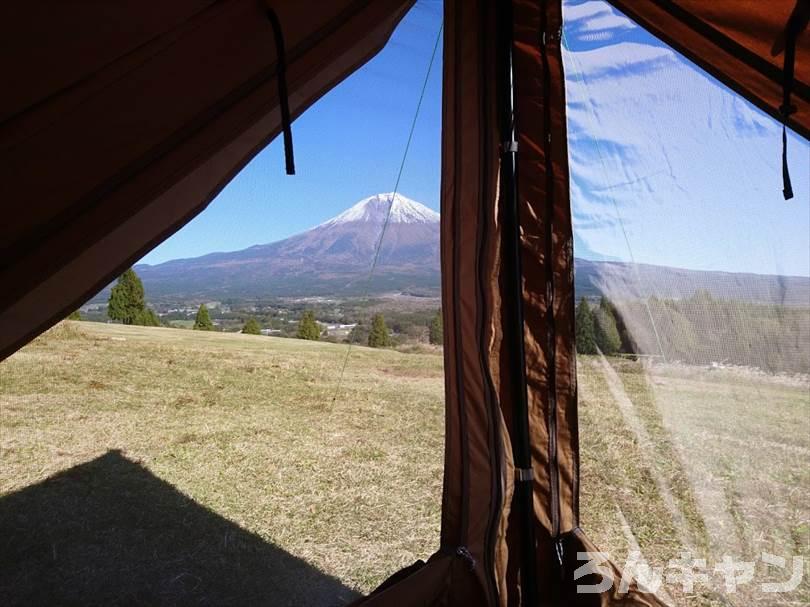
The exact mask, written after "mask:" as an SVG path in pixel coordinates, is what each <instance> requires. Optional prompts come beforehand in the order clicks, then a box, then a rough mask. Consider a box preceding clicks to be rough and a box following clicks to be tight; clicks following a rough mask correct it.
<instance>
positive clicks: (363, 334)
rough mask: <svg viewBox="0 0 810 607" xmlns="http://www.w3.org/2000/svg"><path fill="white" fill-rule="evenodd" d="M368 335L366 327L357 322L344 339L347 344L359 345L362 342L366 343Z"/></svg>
mask: <svg viewBox="0 0 810 607" xmlns="http://www.w3.org/2000/svg"><path fill="white" fill-rule="evenodd" d="M368 333H369V331H368V327H367V326H366V325H364V324H363V323H362V322H359V323H357V324H356V325H355V326H354V328H352V330H351V331H350V332H349V335H348V337H346V340H345V341H346V343H349V344H361V343H363V342H364V341H368Z"/></svg>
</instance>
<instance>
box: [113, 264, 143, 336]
mask: <svg viewBox="0 0 810 607" xmlns="http://www.w3.org/2000/svg"><path fill="white" fill-rule="evenodd" d="M145 308H146V302H145V300H144V293H143V283H142V282H141V279H140V278H138V275H137V274H136V273H135V270H133V269H132V268H130V269H129V270H127V271H126V272H124V273H123V274H121V276H120V277H119V278H118V283H117V284H116V285H115V286H114V287H113V288H112V290H111V291H110V299H109V301H108V304H107V315H108V316H109V317H110V318H111V319H112V320H120V321H121V322H122V323H124V324H125V325H132V324H136V323H135V321H136V320H137V319H139V318H141V317H142V316H141V315H142V314H143V310H144V309H145Z"/></svg>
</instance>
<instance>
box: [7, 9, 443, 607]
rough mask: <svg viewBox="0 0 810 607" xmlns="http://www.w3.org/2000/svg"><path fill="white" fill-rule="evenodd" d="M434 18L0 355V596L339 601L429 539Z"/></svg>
mask: <svg viewBox="0 0 810 607" xmlns="http://www.w3.org/2000/svg"><path fill="white" fill-rule="evenodd" d="M441 25H442V5H441V3H440V2H433V1H430V0H428V1H420V2H417V3H416V5H415V6H414V7H413V8H412V9H411V10H410V12H409V13H408V14H407V15H406V16H405V17H404V18H403V20H402V21H401V22H400V24H399V25H398V27H397V29H396V30H395V31H394V33H393V35H392V37H391V40H390V41H389V42H388V44H387V45H386V47H385V48H384V49H382V51H381V52H380V53H379V54H378V55H377V56H376V57H375V58H374V59H372V60H371V61H370V62H369V63H368V64H367V65H366V66H364V67H363V68H362V69H360V70H359V71H358V72H356V73H354V74H353V75H351V76H350V77H349V78H347V79H346V80H345V81H344V82H343V83H342V84H340V85H339V86H337V87H336V88H335V89H333V90H332V91H330V92H329V93H328V94H327V95H326V96H325V97H324V98H323V99H321V100H320V101H319V103H318V104H317V105H315V106H313V107H312V108H310V110H309V111H307V112H305V113H304V114H303V115H301V116H299V117H298V118H297V119H296V120H295V122H294V125H293V137H294V142H295V155H296V158H295V160H296V172H297V174H296V175H295V176H294V177H288V176H286V175H285V174H284V171H285V164H284V159H283V144H282V141H281V138H279V139H278V140H276V141H274V142H273V143H271V144H270V145H269V146H268V147H267V148H266V149H265V150H264V151H262V152H261V153H259V154H258V155H257V156H256V157H255V158H254V159H253V160H252V161H251V162H250V163H249V164H248V165H247V166H246V167H245V168H244V169H243V170H242V171H241V172H240V174H239V175H237V176H236V177H235V178H234V179H233V180H232V181H231V182H230V183H229V184H228V185H227V186H226V187H225V188H224V189H223V190H222V192H220V193H219V195H218V196H217V197H216V198H215V199H214V200H213V201H212V202H211V203H210V205H209V206H208V207H207V209H206V210H205V211H203V212H202V213H201V214H200V215H198V216H197V217H196V218H195V219H194V220H192V221H191V222H189V223H188V224H187V225H186V226H184V227H183V228H182V229H181V230H180V231H178V232H177V233H176V234H174V235H173V236H172V237H171V238H169V239H168V240H166V241H165V242H164V243H162V244H161V245H160V246H159V247H157V248H155V249H153V250H152V251H151V252H149V253H148V254H147V255H146V256H145V257H144V258H142V259H141V260H139V261H138V262H136V263H135V264H134V267H133V269H132V270H130V271H128V272H126V273H125V274H124V275H122V276H121V277H120V278H118V279H116V280H115V281H113V283H112V284H110V285H107V286H105V287H104V288H103V289H102V290H101V291H100V292H99V293H98V294H96V295H94V296H93V297H92V298H90V300H89V301H87V302H85V303H83V304H82V305H81V306H80V307H79V308H78V310H77V311H76V313H75V314H73V315H71V316H73V317H74V318H76V319H74V320H67V321H64V322H62V323H60V324H59V325H57V326H56V327H54V328H53V329H52V330H50V331H48V332H47V333H45V334H44V335H43V336H41V337H40V338H39V339H37V340H35V341H34V342H33V343H31V344H30V345H28V346H27V347H26V348H25V349H23V350H22V351H21V352H20V353H18V354H16V355H15V356H12V357H11V358H10V359H9V360H8V361H5V362H4V363H3V367H2V371H0V373H1V374H2V387H1V388H0V391H1V392H2V416H1V417H2V420H0V425H1V427H2V431H1V432H0V434H2V442H3V447H4V450H3V466H2V468H3V472H2V473H1V474H0V529H1V530H2V533H1V534H2V535H3V536H4V537H5V538H7V539H8V543H7V544H6V546H7V547H6V548H4V550H3V557H2V559H0V560H2V561H3V563H4V564H3V566H2V568H1V569H0V596H2V598H0V602H2V603H3V604H7V605H32V604H52V605H60V604H66V603H71V604H154V605H161V604H166V605H168V604H198V603H199V604H212V605H226V604H233V605H259V604H273V605H281V604H286V605H333V604H334V605H346V604H348V603H349V602H351V601H352V600H354V599H356V598H358V597H359V596H361V595H362V594H367V593H370V592H371V591H372V590H374V588H376V587H377V586H378V585H379V584H381V583H382V582H383V581H384V580H385V579H386V578H387V577H388V576H389V575H390V574H391V573H392V572H393V571H396V570H397V569H400V568H402V567H404V566H407V565H410V564H412V563H413V562H414V561H416V560H417V559H419V558H424V557H426V556H427V555H429V554H431V553H432V552H434V551H436V549H437V548H438V537H439V533H440V509H441V499H442V466H443V459H442V451H443V446H444V445H443V440H444V436H443V428H444V384H443V379H444V375H443V357H442V348H441V341H442V322H441V297H440V274H439V272H440V270H439V213H438V210H439V172H440V167H439V145H440V120H441V80H442V78H441V74H442V64H441V37H440V28H441ZM417 108H418V114H417ZM406 149H407V155H406ZM138 290H140V296H139V297H138V296H136V295H133V293H134V292H136V291H138ZM135 300H137V301H135ZM133 310H134V311H133ZM32 408H34V409H36V411H37V413H36V414H35V415H31V411H32ZM46 546H47V550H45V551H44V552H43V551H42V550H40V548H42V547H46Z"/></svg>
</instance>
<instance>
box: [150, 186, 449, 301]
mask: <svg viewBox="0 0 810 607" xmlns="http://www.w3.org/2000/svg"><path fill="white" fill-rule="evenodd" d="M389 206H390V214H389ZM386 216H388V222H387V224H386ZM383 228H385V235H384V238H383V240H382V246H381V247H380V252H379V256H378V259H377V266H376V270H375V272H374V277H373V280H372V282H371V284H369V283H368V275H369V270H370V268H371V263H372V260H373V259H374V253H375V249H376V246H377V243H378V242H379V239H380V236H381V234H382V231H383ZM135 270H136V271H137V272H138V275H139V276H140V277H141V279H142V280H143V282H144V286H145V288H146V292H147V293H149V295H150V297H158V298H183V299H195V298H211V299H226V298H249V299H252V298H262V297H285V296H287V297H289V296H296V297H303V296H319V295H323V296H326V295H329V296H352V295H358V294H361V293H363V292H365V290H366V288H368V289H369V291H370V292H371V293H381V292H391V291H408V290H418V291H420V292H422V291H425V290H426V289H427V290H428V291H429V292H430V293H431V294H433V295H438V287H439V214H438V213H437V212H436V211H433V210H431V209H429V208H428V207H426V206H424V205H422V204H420V203H418V202H416V201H414V200H411V199H409V198H406V197H405V196H402V195H400V194H393V193H385V194H376V195H374V196H370V197H368V198H365V199H363V200H361V201H359V202H358V203H356V204H354V205H353V206H351V207H349V208H348V209H347V210H345V211H344V212H342V213H340V214H339V215H337V216H336V217H333V218H332V219H329V220H328V221H325V222H323V223H321V224H320V225H317V226H315V227H314V228H311V229H309V230H307V231H305V232H302V233H300V234H296V235H294V236H291V237H289V238H286V239H284V240H280V241H277V242H273V243H269V244H259V245H255V246H252V247H249V248H247V249H243V250H241V251H233V252H228V253H211V254H209V255H204V256H202V257H195V258H191V259H176V260H172V261H168V262H166V263H162V264H159V265H154V266H151V265H139V266H136V268H135Z"/></svg>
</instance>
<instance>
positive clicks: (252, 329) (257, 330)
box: [242, 316, 262, 335]
mask: <svg viewBox="0 0 810 607" xmlns="http://www.w3.org/2000/svg"><path fill="white" fill-rule="evenodd" d="M242 333H244V334H246V335H261V334H262V327H261V325H260V324H259V321H258V320H256V319H255V318H253V317H252V316H251V317H250V318H248V319H247V322H245V326H243V327H242Z"/></svg>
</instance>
